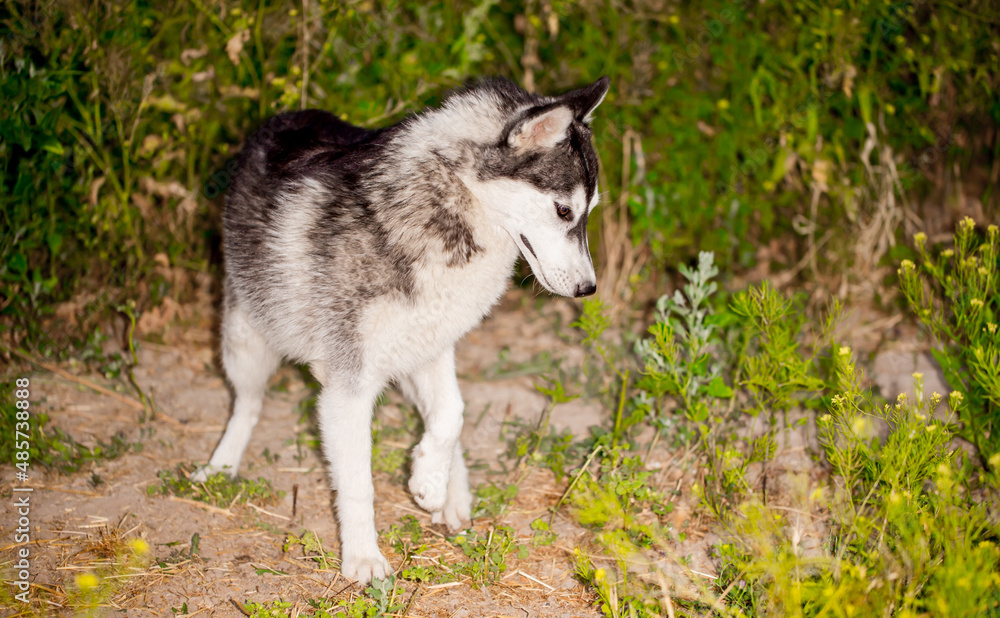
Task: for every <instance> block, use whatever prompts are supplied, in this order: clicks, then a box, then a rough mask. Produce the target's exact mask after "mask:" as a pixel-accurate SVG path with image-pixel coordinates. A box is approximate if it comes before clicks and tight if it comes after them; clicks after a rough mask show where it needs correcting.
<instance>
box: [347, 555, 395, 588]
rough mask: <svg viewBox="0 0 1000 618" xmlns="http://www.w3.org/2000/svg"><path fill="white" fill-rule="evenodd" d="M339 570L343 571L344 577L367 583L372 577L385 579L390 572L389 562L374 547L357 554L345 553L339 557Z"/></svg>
mask: <svg viewBox="0 0 1000 618" xmlns="http://www.w3.org/2000/svg"><path fill="white" fill-rule="evenodd" d="M340 572H341V573H343V575H344V577H348V578H350V579H353V580H355V581H357V582H360V583H361V584H365V585H367V584H369V583H371V581H372V579H373V578H374V579H385V578H386V577H387V576H389V575H391V574H392V569H391V568H389V562H388V561H386V559H385V558H384V557H383V556H382V554H381V552H379V550H378V549H377V548H376V549H374V550H372V551H368V552H365V553H359V554H347V553H345V554H344V556H343V558H342V559H341V565H340Z"/></svg>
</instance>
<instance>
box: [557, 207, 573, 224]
mask: <svg viewBox="0 0 1000 618" xmlns="http://www.w3.org/2000/svg"><path fill="white" fill-rule="evenodd" d="M556 214H557V215H559V218H560V219H562V220H564V221H569V220H570V219H572V218H573V211H572V210H570V208H569V206H565V205H563V204H556Z"/></svg>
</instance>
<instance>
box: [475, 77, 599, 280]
mask: <svg viewBox="0 0 1000 618" xmlns="http://www.w3.org/2000/svg"><path fill="white" fill-rule="evenodd" d="M609 83H610V80H609V79H608V78H607V77H602V78H601V79H599V80H597V81H596V82H594V83H593V84H591V85H589V86H586V87H584V88H580V89H579V90H574V91H572V92H568V93H566V94H563V95H561V96H558V97H551V98H549V97H546V98H541V97H539V98H536V99H535V100H534V102H533V104H532V105H530V106H527V107H525V106H520V109H518V110H517V111H516V112H515V113H514V114H512V117H511V118H510V119H509V121H508V122H507V124H506V126H505V127H504V130H503V132H502V133H501V135H500V139H499V140H498V141H497V142H496V143H494V144H491V145H488V146H486V147H485V148H484V150H483V152H482V153H481V154H482V156H481V157H480V159H479V167H478V170H477V179H476V182H475V184H476V185H477V186H476V188H475V190H474V193H476V196H477V198H479V200H480V202H481V203H482V204H483V205H484V206H485V207H486V208H487V210H489V211H490V212H491V214H492V215H493V216H494V219H495V220H496V223H497V224H498V225H499V226H500V227H502V228H503V229H504V230H506V231H507V233H508V234H510V236H511V238H513V239H514V242H515V243H516V244H517V246H518V248H519V249H520V250H521V254H522V255H523V256H524V258H525V259H526V260H527V261H528V263H529V264H531V269H532V271H534V273H535V276H536V277H537V278H538V280H539V281H540V282H541V283H542V285H543V286H545V288H546V289H548V290H549V291H550V292H552V293H554V294H560V295H562V296H589V295H590V294H593V293H594V291H595V290H596V289H597V279H596V276H595V275H594V264H593V262H592V261H591V259H590V248H589V246H588V244H587V218H588V216H589V215H590V212H591V210H593V208H594V206H596V205H597V201H598V193H597V168H598V160H597V154H596V153H595V152H594V147H593V144H592V143H591V131H590V121H591V115H592V113H593V111H594V109H595V108H596V107H597V106H598V105H599V104H600V103H601V101H602V100H603V99H604V96H605V95H606V94H607V92H608V85H609Z"/></svg>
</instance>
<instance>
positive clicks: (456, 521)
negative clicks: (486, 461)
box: [431, 474, 472, 530]
mask: <svg viewBox="0 0 1000 618" xmlns="http://www.w3.org/2000/svg"><path fill="white" fill-rule="evenodd" d="M471 519H472V492H471V491H469V482H468V479H467V478H466V476H465V475H464V474H461V475H455V477H453V478H452V479H451V481H450V482H449V483H448V498H447V499H446V500H445V503H444V508H443V509H441V510H440V511H435V512H433V513H431V522H432V523H435V524H448V527H449V528H451V529H452V530H460V529H461V528H462V527H463V526H462V524H464V523H465V522H467V521H470V520H471Z"/></svg>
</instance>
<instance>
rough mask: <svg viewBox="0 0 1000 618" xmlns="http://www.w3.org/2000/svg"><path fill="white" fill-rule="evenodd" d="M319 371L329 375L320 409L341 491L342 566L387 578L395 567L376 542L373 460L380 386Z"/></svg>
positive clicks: (365, 578)
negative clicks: (349, 381)
mask: <svg viewBox="0 0 1000 618" xmlns="http://www.w3.org/2000/svg"><path fill="white" fill-rule="evenodd" d="M315 374H316V375H317V377H320V375H323V376H324V378H325V379H324V378H321V379H323V390H322V391H320V394H319V401H318V406H317V410H318V413H319V426H320V431H321V433H322V438H323V439H322V444H323V454H324V455H325V456H326V458H327V461H329V462H330V476H331V479H332V481H333V489H334V490H336V492H337V521H338V523H339V525H340V554H341V556H340V562H341V565H340V570H341V572H342V573H343V574H344V575H345V576H346V577H349V578H351V579H354V580H357V581H359V582H362V583H368V582H370V581H371V580H372V578H373V577H374V578H379V579H384V578H385V577H386V575H388V574H389V573H391V572H392V571H391V569H390V568H389V563H388V562H387V561H386V559H385V558H384V557H383V556H382V552H381V551H379V548H378V542H377V541H378V533H377V532H376V531H375V507H374V501H375V487H374V485H372V466H371V458H372V440H371V436H372V428H371V422H372V409H373V407H374V405H375V400H376V398H377V397H378V394H379V392H380V391H381V390H382V389H381V386H378V387H375V386H371V387H365V386H356V387H354V388H350V387H345V386H342V385H341V384H339V380H337V379H336V378H334V377H330V376H326V375H325V374H326V372H325V371H322V370H320V371H315Z"/></svg>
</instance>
